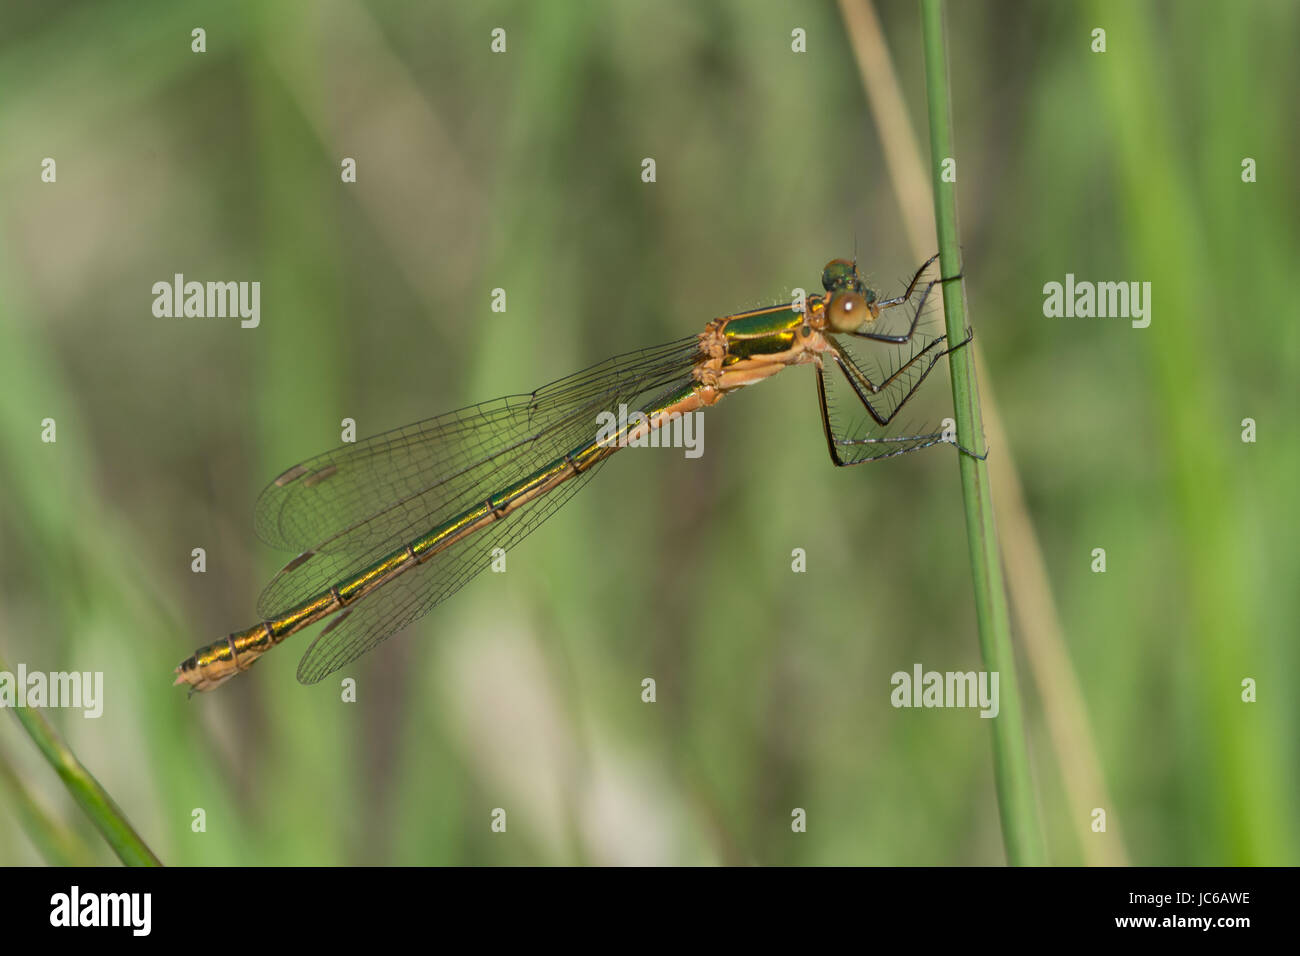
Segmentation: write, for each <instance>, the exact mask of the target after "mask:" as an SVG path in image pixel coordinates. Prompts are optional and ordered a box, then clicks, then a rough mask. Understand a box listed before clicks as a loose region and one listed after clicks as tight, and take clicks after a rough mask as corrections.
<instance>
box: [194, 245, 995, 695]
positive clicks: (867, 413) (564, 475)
mask: <svg viewBox="0 0 1300 956" xmlns="http://www.w3.org/2000/svg"><path fill="white" fill-rule="evenodd" d="M937 258H938V257H937V256H934V257H932V258H931V259H930V260H928V261H927V262H926V263H925V264H924V265H922V266H921V268H920V269H918V270H917V272H916V274H915V275H914V276H913V277H912V281H911V282H910V283H909V284H908V286H907V288H906V290H905V291H904V293H903V294H902V295H900V296H897V297H895V298H892V299H884V300H881V299H879V298H878V297H877V295H876V293H875V291H874V290H872V289H871V288H869V287H868V286H867V284H866V282H865V281H864V280H863V279H862V276H861V275H860V273H859V272H858V269H857V265H856V263H854V262H850V261H848V260H845V259H836V260H833V261H832V262H830V263H829V264H828V265H827V266H826V268H825V269H824V270H823V272H822V287H823V289H824V292H823V293H822V294H820V295H816V296H809V297H807V298H806V300H805V301H796V302H794V303H783V304H781V305H778V306H772V307H769V308H764V309H756V310H752V311H748V312H741V313H737V314H734V315H729V316H724V317H722V318H719V319H714V320H713V321H712V322H709V323H708V325H706V326H705V329H704V331H703V332H701V333H699V334H698V335H693V336H689V337H687V338H684V339H678V340H677V341H675V342H669V343H667V344H665V345H661V346H657V347H655V348H650V349H643V350H641V351H638V352H629V353H627V354H625V355H620V356H616V357H615V358H612V359H609V360H607V361H605V362H602V363H600V364H598V365H594V366H592V367H591V368H588V369H586V370H584V371H582V372H578V373H576V374H574V375H570V376H569V377H567V378H564V379H560V380H559V381H557V382H553V383H551V384H550V385H546V386H543V387H542V388H539V389H537V390H536V391H534V392H531V393H529V394H526V395H508V396H506V397H504V398H499V399H496V400H494V401H490V402H484V403H482V404H480V405H472V406H469V407H467V408H462V409H458V410H456V411H454V412H448V413H447V414H445V415H441V416H438V417H437V418H431V419H428V420H427V421H424V422H419V423H417V424H415V425H409V426H407V427H405V428H399V429H396V430H394V431H392V432H387V433H384V434H382V435H377V436H375V437H373V438H370V439H367V440H365V441H362V442H359V443H356V444H351V445H344V446H342V447H340V448H337V449H334V450H333V451H330V452H326V453H324V454H322V455H317V456H316V457H315V458H310V459H308V460H307V461H304V462H300V463H299V464H297V465H294V466H293V467H292V468H290V469H288V470H287V471H285V472H283V473H282V474H281V475H280V476H279V477H278V478H276V479H275V480H274V481H272V482H271V484H270V485H268V486H267V488H266V489H265V490H264V491H263V492H262V494H261V496H260V497H259V498H258V503H257V514H256V524H257V530H258V534H259V536H260V537H261V538H262V539H263V540H265V541H266V542H267V543H268V544H271V545H273V546H275V547H280V548H285V549H288V550H295V551H300V552H301V553H299V554H298V556H297V557H295V558H294V559H293V560H292V561H290V562H289V563H288V564H287V565H285V567H284V568H283V569H282V570H281V571H280V572H279V573H278V574H277V575H276V576H275V578H274V579H273V580H272V581H271V583H270V584H269V585H267V587H266V589H265V590H264V591H263V592H262V595H261V597H260V598H259V600H258V610H259V611H260V612H261V614H262V616H263V619H262V621H261V622H260V623H258V624H255V625H254V626H253V627H250V628H248V629H247V630H244V631H238V632H236V633H234V634H231V635H230V636H229V637H227V638H225V639H224V640H220V641H217V642H215V643H213V644H209V645H207V646H206V647H202V648H200V649H199V650H197V651H195V653H194V654H193V655H192V656H191V657H188V658H186V659H185V660H184V661H182V662H181V664H180V665H179V666H178V667H177V668H176V683H178V684H188V685H190V687H191V689H192V690H210V689H212V688H214V687H216V686H218V685H219V684H221V683H223V682H225V681H226V680H229V679H230V678H231V677H233V676H234V675H235V674H237V673H239V672H240V671H243V670H247V669H248V668H249V667H250V666H251V665H252V664H253V662H254V661H256V660H257V659H258V658H259V657H260V656H261V655H262V654H264V653H266V652H267V651H268V650H270V649H271V648H272V647H274V646H275V645H277V644H279V643H280V642H281V641H283V640H284V639H285V638H287V637H288V636H289V635H290V634H293V633H295V632H297V631H299V630H302V629H303V628H305V627H308V626H310V625H312V624H315V623H317V622H319V621H322V620H325V619H326V618H328V619H329V623H328V624H327V625H326V626H325V628H324V629H323V630H322V631H321V632H320V634H319V635H317V637H316V639H315V640H314V641H313V642H312V644H311V646H310V647H308V649H307V651H306V653H305V654H304V655H303V658H302V661H301V662H300V663H299V665H298V679H299V680H300V681H301V682H303V683H307V684H312V683H316V682H317V681H319V680H321V679H322V678H324V677H325V676H327V675H328V674H331V673H333V672H334V671H336V670H338V669H339V668H340V667H343V666H345V665H346V664H348V663H350V662H352V661H354V660H356V659H357V658H358V657H360V656H361V655H362V654H364V653H365V652H366V651H368V650H370V649H371V648H372V647H374V646H375V645H377V644H378V643H380V642H381V641H383V640H384V639H385V638H386V637H388V636H389V635H391V634H393V633H394V632H396V631H398V630H400V629H401V628H403V627H405V626H406V625H407V624H409V623H411V622H412V621H414V620H415V619H417V618H419V617H421V616H422V615H424V614H426V613H427V612H429V611H430V610H432V609H433V608H434V607H435V606H437V605H438V604H439V603H440V602H442V601H443V600H445V599H446V598H447V597H449V596H451V595H452V594H454V593H455V592H456V591H457V590H459V589H460V588H461V587H462V586H463V585H464V584H465V583H466V582H468V581H469V580H470V579H471V578H473V577H474V576H475V575H477V574H478V573H479V572H480V571H482V570H483V569H484V568H485V567H486V566H487V564H488V563H489V561H490V560H491V557H490V556H491V554H492V552H493V550H494V549H497V548H502V549H508V548H509V547H511V546H512V545H514V544H516V543H518V542H519V541H520V540H521V539H522V538H523V537H524V536H525V535H527V534H528V533H529V532H530V531H532V530H533V528H535V527H536V526H537V525H538V524H540V523H541V522H542V521H544V520H545V519H546V518H547V517H549V516H550V515H551V514H553V513H554V512H555V511H556V510H558V509H559V507H560V506H561V505H563V504H564V503H565V502H566V501H567V500H568V499H569V498H570V497H571V496H572V494H573V493H574V492H575V491H576V490H577V489H578V488H579V487H581V486H582V485H583V484H584V483H585V482H586V481H587V480H588V479H589V478H590V477H591V476H592V475H593V474H594V473H595V472H596V470H597V469H598V467H599V465H600V464H601V463H602V462H603V461H605V459H607V458H608V457H609V456H610V455H612V454H614V452H616V451H618V450H619V449H620V448H623V447H627V446H628V445H629V444H635V443H636V440H637V439H638V438H640V437H642V436H644V435H645V434H646V433H648V432H651V431H654V430H656V429H660V428H662V427H663V426H664V425H665V423H667V422H669V421H671V420H674V419H675V418H677V417H679V416H682V415H686V414H692V413H694V412H697V411H700V410H702V409H705V408H707V407H709V406H710V405H714V404H716V403H717V402H718V401H719V400H720V399H721V398H722V396H724V395H726V394H727V393H729V392H732V391H735V390H737V389H740V388H744V387H746V386H749V385H753V384H756V383H758V382H761V381H763V380H764V379H767V378H770V377H772V376H773V375H775V374H776V373H777V372H779V371H781V370H782V369H785V368H788V367H790V366H794V365H805V364H811V365H812V366H814V368H815V370H816V380H817V395H818V405H819V408H820V411H821V418H822V427H823V430H824V432H825V435H826V444H827V449H828V451H829V452H830V456H831V461H832V462H833V463H834V464H836V465H838V466H847V465H858V464H863V463H865V462H868V461H877V460H879V459H882V458H890V457H894V456H897V455H902V454H906V453H908V452H911V451H916V450H918V449H920V448H926V447H929V446H932V445H936V444H941V443H944V442H951V439H950V438H948V437H946V436H945V435H944V434H943V433H942V432H939V431H932V430H915V429H902V431H901V433H900V432H899V429H897V428H895V427H892V426H893V422H894V419H895V416H896V415H897V414H898V412H899V410H900V409H902V408H903V407H904V406H905V405H906V404H907V402H908V401H909V400H910V399H911V398H912V396H913V395H914V394H915V393H916V390H917V389H918V388H919V387H920V385H921V383H922V382H923V381H924V380H925V378H926V376H928V375H929V373H930V371H931V369H933V368H934V366H935V364H936V363H937V362H938V361H939V359H940V358H942V357H943V356H944V355H946V354H948V353H949V352H951V351H952V350H953V349H954V348H960V347H961V346H963V345H965V344H966V342H969V341H970V336H969V334H968V335H967V337H966V339H964V340H963V341H962V342H958V343H954V344H952V345H948V344H947V340H946V339H945V338H944V337H942V336H934V337H932V338H930V339H928V340H926V338H925V336H924V335H921V334H918V326H919V323H920V320H921V315H922V310H923V308H924V305H925V302H926V299H927V297H928V296H929V294H930V291H931V290H932V289H933V288H934V286H935V285H937V284H938V283H940V282H944V281H949V280H947V279H932V280H929V281H928V282H926V283H925V284H924V285H922V284H921V281H922V276H923V275H924V273H925V271H926V270H927V269H928V268H929V267H930V266H931V265H933V264H934V262H935V260H936V259H937ZM951 278H956V277H955V276H954V277H951ZM918 288H919V289H920V293H919V295H918V296H917V301H916V304H915V308H914V309H913V310H912V314H911V318H910V322H907V323H906V324H905V327H903V328H900V329H899V330H898V331H895V332H887V331H885V330H884V329H883V328H882V327H881V324H880V320H881V315H882V312H884V311H886V310H888V309H891V308H894V307H896V306H901V305H903V304H905V303H909V302H911V300H912V298H913V294H914V293H916V292H917V290H918ZM854 340H858V341H868V342H873V343H876V346H877V347H879V348H883V349H886V350H890V349H892V350H893V352H894V353H895V354H894V355H893V356H892V357H890V358H889V360H888V361H882V360H880V357H877V364H878V366H879V369H880V371H878V372H873V373H872V374H868V372H867V371H866V370H864V369H863V367H862V363H860V362H859V361H858V360H857V359H855V357H854V356H853V354H852V352H851V350H850V348H849V346H848V344H847V343H849V342H851V341H854ZM904 353H906V354H904ZM836 382H840V383H841V385H840V386H838V387H842V384H843V383H847V385H848V386H849V389H850V395H851V396H852V401H851V402H850V403H848V404H849V407H850V408H852V407H854V404H853V403H854V402H856V407H858V408H859V409H860V411H861V412H862V413H864V414H863V417H862V419H861V421H860V422H859V423H857V424H856V425H854V424H851V423H850V422H847V421H845V420H844V411H843V406H842V405H841V404H839V403H836V402H833V401H832V400H831V399H830V397H829V394H830V392H831V391H832V389H833V388H835V387H837V386H836V385H835V384H834V383H836ZM622 405H626V406H628V407H633V408H638V409H640V410H641V411H642V414H641V415H639V416H637V417H636V419H635V421H631V422H628V423H627V424H625V425H623V426H622V427H621V428H620V429H618V430H617V431H616V432H615V433H614V434H612V435H611V434H600V435H598V434H597V430H596V424H595V423H596V421H597V418H598V416H600V415H601V414H602V413H605V412H607V411H608V410H610V409H614V408H618V407H620V406H622ZM962 451H965V449H962ZM967 453H968V454H969V452H967Z"/></svg>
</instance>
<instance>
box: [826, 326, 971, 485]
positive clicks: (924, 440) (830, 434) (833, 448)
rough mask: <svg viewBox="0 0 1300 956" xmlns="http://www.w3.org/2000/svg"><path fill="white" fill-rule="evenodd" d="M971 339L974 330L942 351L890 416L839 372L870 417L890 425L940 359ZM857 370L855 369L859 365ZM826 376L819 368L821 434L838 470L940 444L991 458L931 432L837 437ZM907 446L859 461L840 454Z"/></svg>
mask: <svg viewBox="0 0 1300 956" xmlns="http://www.w3.org/2000/svg"><path fill="white" fill-rule="evenodd" d="M972 338H974V332H973V331H971V330H967V333H966V338H964V339H963V340H962V341H961V342H959V343H957V344H956V345H954V346H952V347H951V348H947V349H944V350H943V351H942V352H939V353H938V354H937V355H935V356H934V358H933V359H932V360H931V361H930V363H929V365H927V366H926V369H925V371H924V372H922V373H921V377H920V378H919V379H917V381H916V382H915V383H913V385H912V387H911V388H909V389H908V391H907V393H906V394H905V395H904V396H903V397H902V398H901V399H900V400H899V402H898V404H897V405H896V406H895V407H894V410H893V411H892V412H890V413H889V414H888V415H887V416H881V415H880V414H879V413H878V412H877V411H876V409H875V408H874V407H873V406H872V404H871V402H870V401H868V400H867V397H866V396H865V395H864V394H863V393H862V392H861V391H860V390H859V389H858V387H857V385H856V383H855V382H854V380H853V378H852V376H851V375H849V373H848V372H847V370H845V369H844V366H843V365H841V366H840V369H841V371H843V372H844V373H845V377H846V378H848V380H849V384H850V385H851V386H853V391H854V394H855V395H857V397H858V400H859V401H860V402H861V403H862V404H863V405H864V406H865V407H866V409H867V411H868V412H869V413H870V414H871V417H872V418H874V419H875V420H876V422H877V423H878V424H880V425H881V426H882V427H883V426H885V425H887V424H889V422H890V421H892V420H893V418H894V416H895V415H897V414H898V411H899V409H901V408H902V407H903V406H904V405H906V404H907V402H908V401H909V400H910V399H911V397H912V395H913V394H915V392H916V390H917V388H918V387H919V386H920V384H921V382H922V381H923V380H924V379H925V376H926V375H928V374H929V373H930V370H931V369H933V368H934V366H935V363H936V362H938V360H939V359H940V358H942V357H943V356H944V355H948V354H951V353H952V352H955V351H956V350H957V349H960V348H963V347H964V346H966V345H967V344H968V343H969V342H970V341H971V339H972ZM941 341H943V340H942V339H935V342H941ZM933 344H934V343H931V345H933ZM928 349H929V346H927V347H926V349H925V350H923V351H922V352H921V353H918V354H917V355H916V356H913V358H912V359H911V360H909V362H908V363H907V364H906V365H904V366H903V368H906V367H907V365H910V364H912V362H914V361H915V360H916V359H917V358H919V357H920V355H922V354H924V352H925V351H927V350H928ZM854 367H855V368H856V366H854ZM901 371H902V369H901V368H900V369H899V372H901ZM826 374H827V371H826V369H825V368H823V367H822V366H820V365H819V366H818V368H817V402H818V406H819V407H820V409H821V416H822V431H823V433H824V434H825V435H826V448H827V451H828V452H829V453H830V456H831V462H832V463H833V464H834V465H835V466H836V467H839V468H845V467H848V466H850V465H861V464H865V463H866V462H869V461H880V460H881V459H884V458H894V457H896V456H898V455H905V454H907V453H908V452H912V451H920V450H921V449H922V448H928V447H930V446H931V445H940V444H944V445H953V446H955V447H956V448H957V450H958V451H960V452H961V453H963V454H965V455H969V456H970V457H971V458H978V459H980V460H981V461H982V460H984V459H985V458H987V457H988V451H987V450H985V452H984V454H982V455H977V454H975V452H973V451H971V450H970V449H969V448H966V447H965V446H963V445H960V444H958V443H957V442H956V441H955V440H952V439H948V438H944V437H943V433H942V432H929V433H926V434H921V435H893V436H888V437H884V436H882V437H877V438H837V437H836V435H835V429H834V426H832V425H831V419H830V406H829V404H828V402H827V399H826V382H825V375H826ZM898 374H899V373H898V372H895V373H894V374H893V375H891V376H890V377H889V381H893V380H894V379H895V378H896V377H897V375H898ZM904 444H905V445H906V447H903V448H894V449H892V450H890V451H884V452H882V453H880V454H878V455H869V456H867V457H865V458H859V459H857V460H856V461H846V460H845V459H844V458H843V457H842V456H841V454H840V449H841V448H845V447H853V446H858V445H904Z"/></svg>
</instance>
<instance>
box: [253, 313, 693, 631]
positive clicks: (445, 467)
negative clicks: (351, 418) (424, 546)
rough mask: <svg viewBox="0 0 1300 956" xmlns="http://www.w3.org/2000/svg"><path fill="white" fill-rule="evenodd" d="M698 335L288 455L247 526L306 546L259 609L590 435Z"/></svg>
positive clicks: (653, 382) (645, 392)
mask: <svg viewBox="0 0 1300 956" xmlns="http://www.w3.org/2000/svg"><path fill="white" fill-rule="evenodd" d="M697 345H698V340H697V338H696V337H695V336H692V337H690V338H689V339H681V340H679V341H677V342H672V343H669V344H667V345H663V346H658V347H656V348H652V349H643V350H641V351H638V352H631V353H628V354H626V355H620V356H617V357H616V358H613V359H609V360H608V361H605V362H602V363H600V364H599V365H595V366H592V367H591V368H589V369H587V370H585V371H582V372H578V373H576V374H575V375H571V376H569V377H568V378H564V379H561V380H559V381H558V382H554V383H552V384H551V385H547V386H545V387H543V388H540V389H538V390H537V391H535V392H533V393H531V394H528V395H512V396H507V397H506V398H501V399H497V400H495V401H492V402H486V403H484V404H482V405H474V406H470V407H469V408H463V409H459V410H457V411H454V412H449V413H447V414H445V415H441V416H439V417H437V418H432V419H429V420H428V421H425V422H421V423H418V424H416V425H410V426H407V427H406V428H400V429H397V430H395V431H391V432H387V433H385V434H383V435H378V436H376V437H374V438H371V439H368V440H367V441H364V442H360V443H357V444H356V445H345V446H343V447H341V448H337V449H335V450H333V451H331V452H326V453H325V454H323V455H317V456H316V457H315V458H311V459H308V460H307V461H305V462H303V463H301V464H300V465H296V466H295V467H294V468H292V469H290V470H289V471H288V472H286V473H285V474H284V475H282V476H281V477H280V478H279V479H277V480H276V481H275V482H273V483H272V484H271V485H270V486H268V487H267V489H266V490H265V491H264V492H263V493H262V495H261V497H260V498H259V499H258V506H257V526H258V531H259V533H260V534H261V536H262V537H263V539H264V540H267V541H268V542H269V543H275V544H287V545H289V546H291V547H295V548H301V547H305V548H306V549H307V550H306V551H304V552H303V553H302V554H300V555H299V556H298V557H297V558H295V559H294V560H293V561H291V562H290V563H289V564H288V565H286V567H285V568H284V569H283V570H282V571H281V572H280V573H279V574H277V575H276V576H275V578H274V579H272V581H271V583H270V584H268V585H267V587H266V589H265V590H264V591H263V592H262V595H261V597H260V598H259V599H258V610H259V611H260V612H261V613H262V614H263V615H264V616H266V617H272V616H274V615H276V614H278V613H280V612H282V611H283V610H285V609H286V608H289V607H293V606H295V605H296V604H299V603H300V602H302V601H304V600H306V599H307V598H310V597H313V596H314V595H317V594H320V593H321V592H322V591H324V590H326V589H327V588H328V587H329V586H330V585H331V584H335V583H337V582H338V581H340V580H343V579H345V578H347V577H349V576H351V575H352V574H354V573H356V572H358V571H361V570H363V569H364V568H366V567H368V566H370V565H371V564H373V563H374V562H375V561H377V560H378V559H379V558H381V557H383V556H384V555H386V554H389V553H391V552H393V551H395V550H398V549H400V548H401V547H403V546H404V545H405V544H407V543H409V542H411V541H412V540H414V539H415V538H417V537H419V536H420V535H422V534H424V533H426V532H427V531H429V530H430V529H432V528H434V527H436V526H437V525H439V524H442V523H443V522H445V521H447V520H448V519H450V518H452V517H454V516H455V515H457V514H460V513H461V512H463V511H465V510H467V509H468V508H471V507H473V506H475V505H477V504H480V503H482V502H483V501H485V500H486V499H487V498H488V496H489V495H491V494H493V493H495V492H498V491H500V490H501V489H503V488H506V487H509V486H510V485H511V484H514V483H515V482H517V481H519V480H520V479H522V478H524V477H526V476H527V475H529V474H531V473H532V472H533V471H535V470H536V469H537V468H538V467H540V466H541V465H543V464H545V463H546V462H548V461H551V460H553V459H555V458H558V457H560V456H562V455H564V454H565V453H566V452H568V451H571V450H573V449H574V448H576V447H579V446H580V445H582V444H585V443H586V442H588V441H591V440H592V439H593V438H594V437H595V434H596V429H597V422H596V416H597V415H598V414H599V413H600V412H603V411H613V412H617V410H618V405H619V404H620V403H623V404H627V405H628V406H629V408H633V409H635V408H637V407H639V406H640V405H642V404H644V403H646V400H647V399H650V398H653V397H655V396H657V395H658V394H659V393H661V392H663V391H665V390H667V389H669V388H671V387H675V386H678V385H680V384H681V383H682V382H683V381H687V380H689V376H690V370H691V368H692V367H693V366H694V363H695V359H696V356H697V351H696V350H697ZM577 481H579V479H573V480H572V481H569V482H565V484H564V485H561V486H560V488H565V487H567V486H569V485H571V484H573V483H574V482H577ZM557 491H558V489H557ZM556 493H557V492H556V491H553V492H551V493H550V494H548V495H546V496H544V498H543V500H545V499H546V498H550V497H552V496H553V495H555V494H556ZM530 510H531V508H524V509H520V513H523V512H527V511H530ZM517 514H518V513H515V514H511V515H509V516H507V517H506V518H504V519H502V521H500V522H497V523H495V524H494V525H493V526H491V527H493V528H495V527H496V526H497V525H509V524H510V523H511V522H512V520H517ZM478 537H479V536H471V540H473V539H475V538H478ZM431 563H432V562H431ZM426 567H427V566H426ZM419 573H420V572H419V571H411V572H407V573H406V574H403V575H399V576H398V577H397V578H395V579H394V581H393V582H392V583H391V584H390V585H386V586H385V588H381V589H380V590H381V591H383V590H386V589H387V587H392V586H396V585H397V582H399V581H403V580H404V579H406V578H407V577H409V576H411V575H412V574H419ZM339 626H340V627H342V626H343V625H342V624H340V625H339Z"/></svg>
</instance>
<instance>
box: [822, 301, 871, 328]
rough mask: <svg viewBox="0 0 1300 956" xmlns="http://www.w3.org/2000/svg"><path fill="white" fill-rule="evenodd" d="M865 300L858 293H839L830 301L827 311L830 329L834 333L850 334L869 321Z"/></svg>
mask: <svg viewBox="0 0 1300 956" xmlns="http://www.w3.org/2000/svg"><path fill="white" fill-rule="evenodd" d="M871 317H872V316H871V310H870V309H868V308H867V300H866V299H864V298H863V297H862V295H861V294H860V293H858V292H841V293H840V294H839V295H837V296H835V298H833V299H832V300H831V306H830V308H829V309H828V310H827V318H828V319H830V323H831V328H833V329H834V330H835V331H836V332H852V331H854V330H856V329H857V328H859V327H860V326H861V325H862V324H863V323H864V322H868V321H870V320H871Z"/></svg>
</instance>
